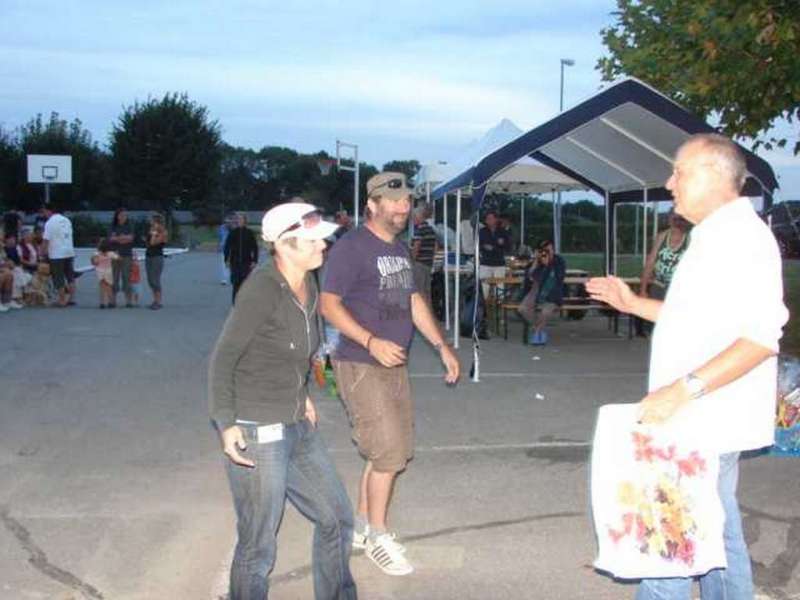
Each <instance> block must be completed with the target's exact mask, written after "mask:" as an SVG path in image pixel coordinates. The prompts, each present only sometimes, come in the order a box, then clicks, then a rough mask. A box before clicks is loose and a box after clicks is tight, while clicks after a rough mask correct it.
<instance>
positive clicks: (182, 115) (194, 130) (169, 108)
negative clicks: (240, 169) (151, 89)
mask: <svg viewBox="0 0 800 600" xmlns="http://www.w3.org/2000/svg"><path fill="white" fill-rule="evenodd" d="M220 139H221V135H220V126H219V124H218V123H217V122H216V121H212V120H210V118H209V115H208V109H206V107H204V106H201V105H199V104H196V103H195V102H192V101H191V100H189V98H188V96H187V95H186V94H177V93H175V94H166V95H165V96H164V97H163V98H162V99H161V100H155V99H152V98H151V99H149V100H148V101H147V102H145V103H143V104H139V103H138V102H136V103H134V105H133V106H129V107H127V108H125V110H124V112H123V113H122V115H120V117H119V120H118V122H117V123H115V124H114V128H113V131H112V133H111V145H110V148H111V157H112V165H113V168H114V175H115V177H116V182H117V186H118V188H119V191H120V197H121V200H122V202H123V203H124V204H125V205H126V206H128V207H129V208H140V209H158V210H162V211H170V210H173V209H184V210H197V211H200V210H203V209H204V208H205V207H206V206H207V205H208V204H209V203H210V202H212V201H213V197H214V194H215V192H216V191H217V189H216V186H217V183H218V181H219V167H220V161H221V159H222V148H221V141H220Z"/></svg>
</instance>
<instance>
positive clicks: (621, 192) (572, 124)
mask: <svg viewBox="0 0 800 600" xmlns="http://www.w3.org/2000/svg"><path fill="white" fill-rule="evenodd" d="M715 131H716V130H715V129H714V127H712V126H711V125H709V124H708V123H706V122H705V121H703V120H702V119H700V118H699V117H697V116H696V115H694V114H692V113H690V112H688V111H687V110H686V109H684V108H683V107H682V106H680V105H679V104H677V103H676V102H674V101H672V100H671V99H669V98H668V97H667V96H665V95H663V94H661V93H660V92H658V91H657V90H655V89H653V88H651V87H649V86H647V85H645V84H644V83H642V82H641V81H638V80H636V79H626V80H624V81H621V82H619V83H617V84H615V85H613V86H611V87H609V88H608V89H606V90H603V91H601V92H599V93H598V94H596V95H595V96H593V97H591V98H589V99H588V100H585V101H584V102H582V103H580V104H578V105H577V106H575V107H574V108H571V109H570V110H567V111H565V112H563V113H561V114H559V115H558V116H557V117H555V118H553V119H551V120H550V121H548V122H546V123H544V124H542V125H540V126H538V127H536V128H535V129H532V130H530V131H528V132H527V133H525V134H523V135H521V136H519V137H517V138H516V139H514V140H512V141H511V142H509V143H508V144H506V145H504V146H502V147H501V148H498V149H497V150H495V151H494V152H492V153H491V154H489V155H488V156H486V157H484V158H483V159H481V160H480V161H479V162H478V163H477V164H476V165H475V166H474V168H472V169H469V170H467V171H465V172H463V173H461V174H460V175H458V176H455V177H454V178H453V179H451V180H449V181H447V182H446V183H444V184H441V185H439V186H437V187H436V188H435V189H434V192H433V197H434V199H436V198H440V197H444V196H445V195H446V194H447V193H452V192H453V191H455V192H456V193H457V195H458V196H460V195H461V190H462V189H465V188H467V189H471V190H472V204H473V206H474V207H479V206H480V205H481V203H482V201H483V198H484V196H485V195H486V193H487V191H490V190H491V185H492V181H493V180H494V179H495V178H496V177H497V176H498V174H500V173H502V172H503V171H504V170H505V169H507V168H508V167H509V166H510V165H513V164H515V163H517V162H518V161H519V160H520V159H523V158H524V157H530V158H533V159H536V160H538V161H539V162H541V163H542V164H544V165H546V166H549V167H551V168H553V169H555V170H556V171H559V172H560V173H562V174H564V175H566V176H568V177H570V178H572V179H573V180H575V181H578V182H581V183H583V184H584V185H585V186H586V187H588V188H590V189H592V190H594V191H596V192H597V193H599V194H601V195H603V196H604V197H605V207H606V219H605V221H606V233H605V271H606V273H613V272H615V271H616V265H613V268H612V263H611V256H612V255H615V248H614V246H615V239H616V231H615V227H614V226H613V223H615V218H614V217H615V213H616V211H615V207H616V205H617V204H618V203H620V202H639V201H640V200H641V201H643V202H644V204H645V207H646V206H647V203H648V201H650V200H669V199H671V195H670V193H669V191H668V190H667V189H666V188H665V187H664V185H665V183H666V181H667V179H668V178H669V176H670V174H671V172H672V166H673V157H674V156H675V154H676V152H677V150H678V148H679V147H680V145H681V144H682V143H683V142H685V141H686V140H687V139H688V138H689V137H690V136H691V135H694V134H698V133H713V132H715ZM741 150H742V153H743V154H744V157H745V160H746V163H747V181H746V183H745V187H744V190H743V194H745V195H748V196H763V197H764V208H765V209H767V208H769V206H770V205H771V203H772V194H773V192H774V190H775V189H776V188H777V187H778V182H777V180H776V178H775V174H774V172H773V171H772V168H771V167H770V166H769V164H768V163H767V162H766V161H765V160H763V159H762V158H760V157H758V156H756V155H755V154H753V153H752V152H750V151H748V150H747V149H745V148H741ZM644 214H645V223H644V229H645V231H647V223H646V218H647V211H646V210H645V213H644ZM646 239H647V236H644V240H643V255H644V256H646V254H647V252H646ZM476 355H477V351H476ZM475 368H476V370H477V365H476V366H475ZM475 379H477V378H475Z"/></svg>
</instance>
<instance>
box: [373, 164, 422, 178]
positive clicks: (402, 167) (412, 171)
mask: <svg viewBox="0 0 800 600" xmlns="http://www.w3.org/2000/svg"><path fill="white" fill-rule="evenodd" d="M419 169H420V164H419V161H418V160H415V159H411V160H393V161H390V162H388V163H386V164H385V165H383V169H381V170H382V171H395V172H397V173H403V174H404V175H405V176H406V179H408V181H409V182H410V181H411V178H412V177H414V175H416V174H417V173H418V172H419Z"/></svg>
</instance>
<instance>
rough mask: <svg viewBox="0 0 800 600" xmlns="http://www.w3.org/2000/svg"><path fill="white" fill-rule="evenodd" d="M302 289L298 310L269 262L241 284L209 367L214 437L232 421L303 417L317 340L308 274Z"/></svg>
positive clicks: (315, 300)
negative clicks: (303, 302)
mask: <svg viewBox="0 0 800 600" xmlns="http://www.w3.org/2000/svg"><path fill="white" fill-rule="evenodd" d="M306 289H307V290H308V303H307V305H306V306H302V305H301V304H300V302H299V301H298V300H297V298H295V296H294V294H293V293H292V290H291V289H290V287H289V284H288V283H287V281H286V279H284V277H283V275H281V273H280V271H278V269H277V267H276V266H275V264H274V262H273V261H270V262H268V263H266V264H264V265H263V266H261V267H259V268H258V269H256V270H255V271H253V272H252V273H251V274H250V275H249V276H248V278H247V279H246V280H245V282H244V284H243V285H242V289H241V290H240V291H239V294H238V295H237V296H236V304H235V305H234V307H233V309H232V310H231V312H230V314H229V315H228V318H227V320H226V321H225V325H224V327H223V329H222V333H221V334H220V336H219V339H217V343H216V346H215V347H214V351H213V353H212V355H211V360H210V364H209V377H208V388H209V389H208V395H209V411H210V413H211V419H212V420H213V421H214V422H215V424H216V426H217V428H218V429H219V431H224V430H225V429H227V428H228V427H231V426H232V425H234V424H235V423H236V421H237V420H242V421H254V422H258V423H264V424H269V423H292V422H294V421H297V420H299V419H300V418H302V416H303V415H304V414H305V400H306V397H307V395H308V376H309V371H310V366H311V358H312V357H313V356H314V353H315V352H316V350H317V347H318V346H319V339H320V337H319V327H318V320H317V303H318V297H319V293H318V290H317V285H316V282H315V280H314V277H313V276H312V275H311V274H310V273H309V274H308V275H307V276H306Z"/></svg>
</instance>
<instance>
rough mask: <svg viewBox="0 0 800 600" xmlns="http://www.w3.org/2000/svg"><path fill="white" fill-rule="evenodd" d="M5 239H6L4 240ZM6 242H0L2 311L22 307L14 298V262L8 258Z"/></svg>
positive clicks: (0, 299) (0, 310)
mask: <svg viewBox="0 0 800 600" xmlns="http://www.w3.org/2000/svg"><path fill="white" fill-rule="evenodd" d="M3 241H5V239H4V240H3ZM4 248H5V244H0V313H4V312H8V311H9V310H11V309H12V308H22V307H21V306H20V307H17V306H15V304H17V303H16V302H14V300H13V299H12V297H11V296H12V294H13V292H14V263H13V262H11V261H10V260H8V259H7V258H6V252H5V250H4Z"/></svg>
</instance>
